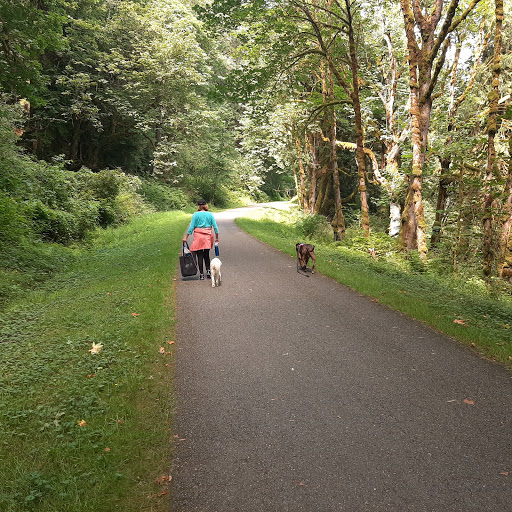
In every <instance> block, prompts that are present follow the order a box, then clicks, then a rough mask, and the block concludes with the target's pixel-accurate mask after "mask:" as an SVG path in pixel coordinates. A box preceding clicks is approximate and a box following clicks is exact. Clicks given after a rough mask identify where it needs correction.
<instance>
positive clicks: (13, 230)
mask: <svg viewBox="0 0 512 512" xmlns="http://www.w3.org/2000/svg"><path fill="white" fill-rule="evenodd" d="M29 232H30V228H29V224H28V221H27V218H26V217H25V215H24V211H23V208H22V207H21V206H20V205H19V204H18V203H17V202H16V201H15V200H14V199H12V198H11V197H9V196H8V195H7V194H5V193H4V192H2V191H0V245H1V246H4V245H5V244H13V245H14V244H17V243H18V242H19V241H20V240H22V239H24V238H25V237H27V236H28V234H29Z"/></svg>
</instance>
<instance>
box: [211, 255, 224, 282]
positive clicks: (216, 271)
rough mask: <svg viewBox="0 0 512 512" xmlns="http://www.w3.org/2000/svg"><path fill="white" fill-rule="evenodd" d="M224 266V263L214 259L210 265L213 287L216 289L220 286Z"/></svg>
mask: <svg viewBox="0 0 512 512" xmlns="http://www.w3.org/2000/svg"><path fill="white" fill-rule="evenodd" d="M221 265H222V262H221V261H220V260H219V258H213V260H212V261H211V263H210V271H211V274H212V287H213V288H215V287H216V286H220V282H221V274H220V267H221Z"/></svg>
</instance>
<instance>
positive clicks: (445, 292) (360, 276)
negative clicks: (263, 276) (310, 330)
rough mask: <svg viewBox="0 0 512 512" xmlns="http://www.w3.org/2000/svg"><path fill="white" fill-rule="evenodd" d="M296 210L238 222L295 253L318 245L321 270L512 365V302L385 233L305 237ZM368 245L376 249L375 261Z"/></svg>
mask: <svg viewBox="0 0 512 512" xmlns="http://www.w3.org/2000/svg"><path fill="white" fill-rule="evenodd" d="M294 215H296V213H295V214H294V213H285V214H282V213H280V212H273V213H271V214H267V215H262V216H260V217H258V218H239V219H237V220H236V222H237V224H238V225H239V226H240V227H241V228H242V229H244V230H245V231H247V232H248V233H250V234H251V235H253V236H255V237H256V238H258V239H260V240H262V241H263V242H266V243H268V244H269V245H272V246H273V247H275V248H277V249H279V250H280V251H282V252H284V253H286V254H289V255H290V256H293V257H295V243H296V242H299V241H300V242H311V243H314V244H315V245H316V250H315V252H316V258H317V259H316V268H317V269H318V271H319V272H321V273H322V274H324V275H326V276H328V277H331V278H332V279H335V280H336V281H338V282H340V283H342V284H344V285H346V286H348V287H350V288H352V289H354V290H356V291H358V292H359V293H361V294H364V295H367V296H369V297H372V298H374V299H376V300H378V301H379V302H380V303H381V304H385V305H386V306H388V307H390V308H392V309H394V310H397V311H401V312H402V313H405V314H407V315H409V316H411V317H413V318H415V319H417V320H419V321H421V322H424V323H425V324H427V325H429V326H431V327H433V328H435V329H437V330H439V331H442V332H444V333H446V334H448V335H449V336H451V337H453V338H455V339H457V340H459V341H461V342H463V343H465V344H468V345H470V346H472V347H474V348H475V350H477V351H478V352H479V353H480V354H482V355H483V356H485V357H487V358H491V359H495V360H497V361H499V362H501V363H504V364H506V365H509V366H511V367H512V325H511V322H512V300H511V298H510V296H507V295H503V296H500V297H496V296H495V295H492V294H491V293H489V292H487V291H486V289H485V288H484V287H482V286H479V287H478V293H475V286H476V285H475V283H466V282H461V281H456V280H454V279H451V278H450V277H447V276H439V275H436V274H434V273H432V272H429V270H428V267H427V268H420V267H419V265H418V264H416V263H415V262H414V261H410V260H405V258H404V257H403V255H401V254H400V253H398V251H397V250H396V249H393V247H392V245H391V244H393V241H392V240H390V239H389V237H386V236H385V235H384V236H383V237H380V238H382V240H381V239H379V236H377V235H372V237H371V238H370V239H364V238H363V237H360V236H359V235H353V234H349V236H348V237H347V238H346V240H344V241H342V242H336V243H334V242H326V241H325V240H324V239H322V237H320V239H318V238H317V239H315V238H314V237H310V238H308V239H305V238H304V232H303V230H302V229H301V228H302V224H301V223H300V222H298V221H297V219H295V218H294ZM369 247H376V250H377V253H378V257H377V260H375V259H373V258H372V257H371V255H370V254H369V253H368V248H369Z"/></svg>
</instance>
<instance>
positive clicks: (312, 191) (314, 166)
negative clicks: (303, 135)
mask: <svg viewBox="0 0 512 512" xmlns="http://www.w3.org/2000/svg"><path fill="white" fill-rule="evenodd" d="M307 145H308V147H309V152H310V154H311V165H310V167H309V183H310V185H309V207H308V209H309V212H310V213H314V212H315V204H316V195H317V178H318V167H319V165H318V147H317V146H316V137H315V135H314V134H312V133H308V135H307Z"/></svg>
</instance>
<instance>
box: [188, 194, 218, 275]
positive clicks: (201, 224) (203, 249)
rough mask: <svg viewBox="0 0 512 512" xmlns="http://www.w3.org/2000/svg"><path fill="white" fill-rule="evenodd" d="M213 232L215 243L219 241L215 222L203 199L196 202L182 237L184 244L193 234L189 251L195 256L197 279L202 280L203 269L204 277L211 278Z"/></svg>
mask: <svg viewBox="0 0 512 512" xmlns="http://www.w3.org/2000/svg"><path fill="white" fill-rule="evenodd" d="M214 232H215V241H216V242H218V241H219V228H218V227H217V223H216V222H215V218H214V216H213V214H212V213H210V212H209V211H208V204H207V203H206V201H205V200H204V199H200V200H199V201H198V202H197V212H195V213H194V215H192V221H191V222H190V226H189V227H188V229H187V231H186V232H185V234H184V235H183V241H184V242H186V241H187V239H188V236H189V235H191V234H192V233H194V241H193V242H192V245H191V246H190V250H191V251H193V252H194V253H195V254H196V256H197V263H198V265H199V279H201V280H204V268H205V267H206V277H207V278H208V279H210V278H211V274H210V249H211V248H212V247H213V233H214Z"/></svg>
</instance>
